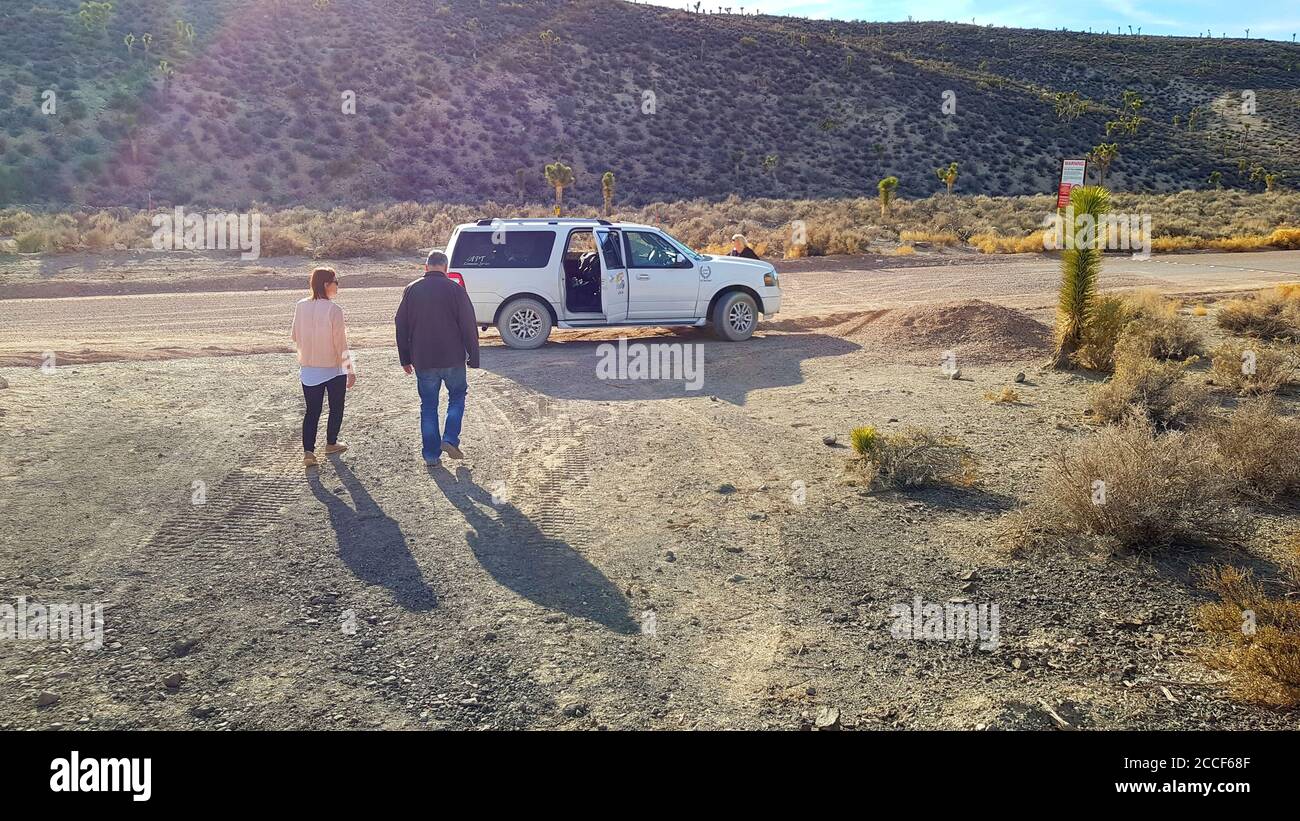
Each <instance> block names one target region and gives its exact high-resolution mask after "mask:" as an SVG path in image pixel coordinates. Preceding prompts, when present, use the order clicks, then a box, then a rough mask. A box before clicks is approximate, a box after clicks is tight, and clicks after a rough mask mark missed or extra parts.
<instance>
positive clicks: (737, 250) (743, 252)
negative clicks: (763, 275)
mask: <svg viewBox="0 0 1300 821" xmlns="http://www.w3.org/2000/svg"><path fill="white" fill-rule="evenodd" d="M727 256H729V257H744V258H745V259H758V254H756V253H754V249H753V248H750V247H749V243H748V242H747V241H746V240H745V235H744V234H732V235H731V250H730V251H729V252H727Z"/></svg>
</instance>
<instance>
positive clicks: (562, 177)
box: [544, 160, 573, 217]
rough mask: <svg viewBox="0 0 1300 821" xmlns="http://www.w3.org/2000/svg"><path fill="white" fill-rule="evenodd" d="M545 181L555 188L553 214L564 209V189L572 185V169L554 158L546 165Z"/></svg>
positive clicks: (557, 213) (559, 212)
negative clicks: (553, 160)
mask: <svg viewBox="0 0 1300 821" xmlns="http://www.w3.org/2000/svg"><path fill="white" fill-rule="evenodd" d="M544 173H545V174H546V182H547V183H548V184H549V185H550V186H551V187H552V188H554V189H555V216H557V217H558V216H560V214H561V213H562V212H563V211H564V189H566V188H568V187H569V186H571V185H573V169H572V168H571V167H569V166H567V165H565V164H564V163H562V162H560V161H559V160H556V161H555V162H553V163H548V164H547V165H546V169H545V172H544Z"/></svg>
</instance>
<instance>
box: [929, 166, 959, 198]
mask: <svg viewBox="0 0 1300 821" xmlns="http://www.w3.org/2000/svg"><path fill="white" fill-rule="evenodd" d="M934 173H935V176H937V177H938V178H939V182H941V183H943V184H944V185H946V186H948V196H950V197H951V196H952V186H953V183H955V182H957V163H950V164H949V165H948V166H947V167H945V166H942V165H941V166H939V167H938V168H936V169H934Z"/></svg>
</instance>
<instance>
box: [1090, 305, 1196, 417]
mask: <svg viewBox="0 0 1300 821" xmlns="http://www.w3.org/2000/svg"><path fill="white" fill-rule="evenodd" d="M1151 345H1152V343H1151V339H1150V337H1149V336H1148V335H1146V334H1145V333H1142V332H1141V331H1140V330H1139V329H1136V328H1134V327H1133V326H1130V327H1129V328H1128V329H1126V330H1125V331H1124V333H1123V334H1121V336H1120V340H1119V342H1118V343H1116V345H1115V374H1114V376H1112V377H1111V378H1110V379H1108V380H1106V382H1105V383H1103V384H1102V385H1100V386H1098V387H1097V388H1095V389H1094V390H1093V392H1092V397H1091V399H1092V410H1093V414H1094V416H1095V417H1096V418H1097V419H1098V420H1100V421H1102V422H1119V421H1122V420H1124V419H1126V418H1128V417H1129V416H1130V415H1131V414H1132V413H1133V412H1135V411H1136V412H1137V413H1139V414H1140V415H1141V416H1143V417H1145V418H1146V419H1147V420H1148V421H1150V422H1151V424H1153V425H1155V426H1156V427H1157V428H1162V429H1166V428H1185V427H1188V426H1189V425H1193V424H1195V423H1196V422H1199V421H1202V420H1203V419H1205V418H1206V417H1207V416H1208V414H1209V411H1210V392H1209V390H1208V389H1207V388H1206V387H1205V386H1204V385H1200V384H1196V383H1193V382H1190V381H1188V380H1187V379H1185V378H1184V374H1185V372H1186V371H1187V369H1188V368H1189V367H1190V366H1191V365H1193V364H1194V363H1195V362H1196V361H1197V358H1196V357H1191V358H1190V359H1188V360H1187V361H1185V362H1170V361H1161V360H1159V359H1156V358H1154V357H1152V356H1151V355H1150V350H1151Z"/></svg>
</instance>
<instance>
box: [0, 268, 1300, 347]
mask: <svg viewBox="0 0 1300 821" xmlns="http://www.w3.org/2000/svg"><path fill="white" fill-rule="evenodd" d="M926 262H927V260H926V259H924V258H917V259H911V258H909V259H906V260H901V261H899V260H889V259H881V258H834V259H830V260H816V259H809V260H795V261H789V262H784V263H782V265H781V267H782V268H784V269H785V271H784V273H783V274H782V280H781V282H782V287H783V289H784V291H785V303H784V310H783V312H782V313H781V314H780V317H779V318H780V319H781V320H789V319H798V318H802V317H808V316H825V315H830V314H837V313H844V312H854V311H863V310H869V309H875V308H884V307H891V306H897V305H907V304H918V303H925V302H935V301H945V300H952V299H984V300H988V301H991V302H997V303H1001V304H1006V305H1013V306H1017V307H1027V308H1039V307H1043V306H1046V305H1050V304H1052V302H1053V300H1054V295H1055V291H1056V288H1057V285H1058V282H1059V273H1058V271H1057V268H1056V264H1055V262H1054V261H1053V260H1051V259H1049V258H1046V257H1040V256H1029V255H1021V256H1017V257H1013V258H997V257H978V256H977V257H935V258H932V261H931V264H928V265H927V264H925V263H926ZM939 262H942V264H936V263H939ZM301 265H302V266H306V263H301ZM392 268H393V265H392V264H391V263H390V264H388V265H387V266H386V267H385V268H384V270H385V271H388V272H389V273H386V274H382V276H385V277H387V278H389V279H391V278H392V277H393V274H392V273H391V271H392ZM340 269H341V270H342V271H343V272H344V279H343V286H344V287H343V292H342V296H341V298H340V304H341V305H342V306H343V307H344V310H345V311H346V312H347V316H348V324H349V328H350V332H351V335H352V341H353V344H354V345H355V346H356V347H358V348H368V347H382V346H388V345H391V342H392V339H391V324H392V318H393V313H394V311H395V310H396V305H397V300H398V298H399V296H400V291H399V290H398V289H397V288H396V287H392V286H389V287H381V288H370V287H360V288H356V287H349V284H348V279H349V277H348V269H347V266H344V265H341V266H340ZM361 270H362V272H363V273H362V274H359V275H356V276H355V277H353V281H361V282H365V281H368V280H369V279H372V278H373V277H377V276H381V274H380V273H379V272H378V271H377V270H375V268H374V266H373V265H372V264H369V263H367V264H366V265H363V266H361ZM123 271H124V272H125V273H122V276H123V277H127V281H133V280H131V279H130V278H131V277H132V276H136V275H140V276H143V274H141V272H139V271H138V270H136V269H132V268H130V267H129V266H126V267H124V268H123ZM270 276H271V275H268V277H270ZM413 276H414V275H413ZM154 277H155V275H154V274H150V278H145V279H140V280H138V281H139V282H142V283H146V284H147V283H155V285H154V286H152V287H161V286H158V285H156V283H157V282H158V280H157V279H156V278H154ZM287 278H288V277H286V276H285V275H283V274H277V275H275V276H273V277H271V279H269V280H268V281H274V282H275V283H276V284H277V285H278V286H280V287H283V286H284V284H285V283H284V280H285V279H287ZM1296 279H1300V251H1278V252H1266V253H1258V254H1183V255H1172V256H1164V257H1153V258H1152V259H1150V260H1147V261H1142V260H1134V259H1129V258H1124V257H1116V258H1114V259H1108V260H1107V262H1106V265H1105V273H1104V275H1103V279H1102V287H1103V288H1129V287H1139V286H1140V287H1154V288H1159V289H1161V290H1165V291H1168V292H1170V293H1212V292H1216V291H1225V290H1239V289H1244V288H1256V287H1260V286H1262V285H1267V284H1270V283H1275V282H1285V281H1291V280H1296ZM180 281H183V282H185V283H186V284H187V287H189V288H192V289H194V292H187V293H158V294H148V295H133V296H95V297H85V298H69V299H65V300H62V301H59V302H57V303H53V302H51V301H49V300H45V299H3V298H0V366H2V365H26V364H40V363H41V361H43V358H44V357H45V354H46V352H48V351H54V352H55V353H56V355H57V358H58V361H59V362H66V363H79V362H96V361H106V360H114V359H170V358H174V357H177V356H212V355H218V354H229V353H259V352H277V351H287V350H289V348H288V347H287V346H286V339H285V335H286V333H287V331H286V328H287V327H288V320H287V319H286V317H288V316H290V315H291V313H292V311H291V307H290V303H291V302H292V301H293V299H295V298H296V297H295V296H294V295H293V294H292V293H286V292H285V291H284V290H274V289H272V290H265V291H262V290H250V291H235V292H218V293H209V292H203V291H202V290H201V289H202V288H203V287H204V285H203V282H204V280H203V279H202V278H201V277H198V276H197V275H193V274H191V275H189V276H186V277H184V278H183V279H182V280H180ZM240 281H241V282H249V283H251V282H252V280H242V279H241V280H240ZM293 281H294V282H297V280H296V279H295V280H293ZM4 293H5V287H4V285H3V284H0V297H3V296H4ZM617 335H618V334H617V333H615V334H613V335H610V334H604V333H600V334H595V335H593V334H590V333H576V334H575V333H570V334H562V333H561V334H557V336H556V338H557V339H565V338H569V339H572V338H607V337H612V336H617Z"/></svg>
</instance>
